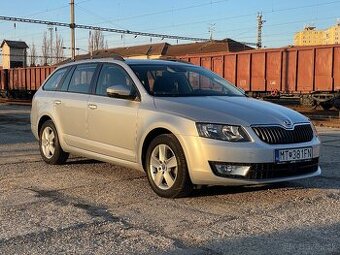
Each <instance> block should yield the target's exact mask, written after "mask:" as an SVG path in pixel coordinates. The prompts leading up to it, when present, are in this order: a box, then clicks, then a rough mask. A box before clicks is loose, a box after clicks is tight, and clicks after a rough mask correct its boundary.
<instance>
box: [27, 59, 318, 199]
mask: <svg viewBox="0 0 340 255" xmlns="http://www.w3.org/2000/svg"><path fill="white" fill-rule="evenodd" d="M31 127H32V131H33V134H34V135H35V137H36V138H37V139H38V140H39V146H40V152H41V156H42V158H43V159H44V160H45V162H47V163H48V164H62V163H65V161H66V160H67V158H68V156H69V153H72V154H77V155H82V156H85V157H88V158H92V159H97V160H101V161H105V162H110V163H113V164H117V165H121V166H126V167H130V168H135V169H139V170H142V171H145V172H146V174H147V177H148V180H149V183H150V185H151V187H152V189H153V190H154V191H155V192H156V193H157V194H158V195H159V196H162V197H179V196H185V195H187V194H189V193H190V191H191V190H192V188H193V187H194V186H195V185H253V184H263V183H273V182H282V181H290V180H295V179H300V178H306V177H312V176H316V175H319V174H320V173H321V169H320V167H319V156H320V141H319V139H318V136H317V133H316V131H315V129H314V126H313V124H312V123H311V122H310V121H309V119H308V118H306V117H305V116H303V115H301V114H299V113H297V112H295V111H293V110H290V109H288V108H285V107H282V106H279V105H275V104H271V103H268V102H263V101H259V100H256V99H252V98H249V97H247V96H245V95H244V93H243V92H242V91H241V90H240V89H238V88H236V87H235V86H233V85H232V84H230V83H228V82H227V81H226V80H224V79H223V78H221V77H220V76H218V75H216V74H215V73H213V72H211V71H209V70H207V69H205V68H202V67H198V66H194V65H191V64H187V63H181V62H177V61H164V60H126V61H124V60H123V59H113V58H112V59H95V60H85V61H78V62H73V63H69V64H66V65H63V66H60V67H59V68H58V69H57V70H55V71H54V72H53V73H52V74H51V75H50V77H49V78H48V79H47V80H46V81H45V83H44V85H43V86H42V87H41V88H40V89H39V90H38V91H37V93H36V94H35V96H34V98H33V102H32V111H31Z"/></svg>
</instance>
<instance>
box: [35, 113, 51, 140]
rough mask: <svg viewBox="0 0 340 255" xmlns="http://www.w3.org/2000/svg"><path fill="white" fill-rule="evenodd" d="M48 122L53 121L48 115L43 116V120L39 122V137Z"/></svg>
mask: <svg viewBox="0 0 340 255" xmlns="http://www.w3.org/2000/svg"><path fill="white" fill-rule="evenodd" d="M48 120H51V121H53V120H52V118H51V117H50V116H48V115H43V116H41V118H40V119H39V122H38V135H39V134H40V130H41V128H42V126H43V125H44V123H45V122H46V121H48Z"/></svg>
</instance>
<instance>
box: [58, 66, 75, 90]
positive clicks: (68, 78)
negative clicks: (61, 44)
mask: <svg viewBox="0 0 340 255" xmlns="http://www.w3.org/2000/svg"><path fill="white" fill-rule="evenodd" d="M73 71H74V68H73V67H71V70H70V71H69V72H68V73H67V74H66V77H65V79H64V81H63V83H62V85H61V87H60V91H67V89H68V85H69V84H70V81H71V78H72V74H73Z"/></svg>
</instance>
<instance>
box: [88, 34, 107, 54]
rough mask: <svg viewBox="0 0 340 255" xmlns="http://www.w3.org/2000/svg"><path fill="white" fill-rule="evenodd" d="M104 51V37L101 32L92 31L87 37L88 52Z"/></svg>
mask: <svg viewBox="0 0 340 255" xmlns="http://www.w3.org/2000/svg"><path fill="white" fill-rule="evenodd" d="M101 49H104V35H103V32H102V31H99V30H92V31H91V33H90V36H89V52H90V53H92V52H93V51H96V50H101Z"/></svg>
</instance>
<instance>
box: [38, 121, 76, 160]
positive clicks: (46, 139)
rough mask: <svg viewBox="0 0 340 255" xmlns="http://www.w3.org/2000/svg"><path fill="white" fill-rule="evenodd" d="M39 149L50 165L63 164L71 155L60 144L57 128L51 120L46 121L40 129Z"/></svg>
mask: <svg viewBox="0 0 340 255" xmlns="http://www.w3.org/2000/svg"><path fill="white" fill-rule="evenodd" d="M39 149H40V154H41V157H42V158H43V160H44V161H45V162H46V163H47V164H50V165H60V164H63V163H65V162H66V160H67V159H68V157H69V154H68V153H67V152H65V151H63V149H62V148H61V146H60V143H59V138H58V133H57V129H56V128H55V126H54V124H53V122H52V121H51V120H47V121H45V122H44V124H43V125H42V127H41V129H40V133H39Z"/></svg>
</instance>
